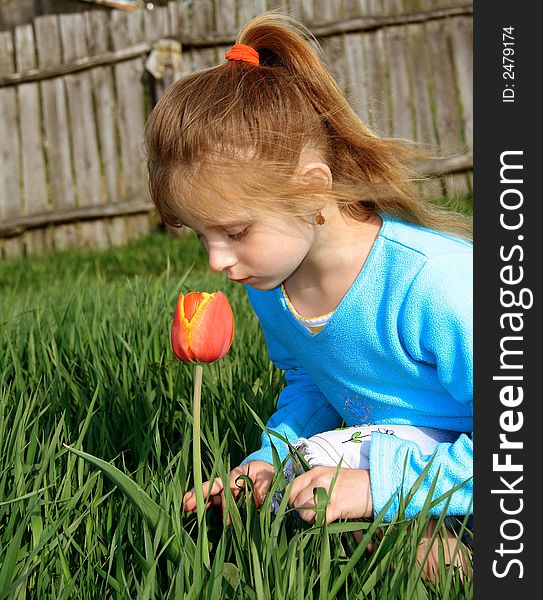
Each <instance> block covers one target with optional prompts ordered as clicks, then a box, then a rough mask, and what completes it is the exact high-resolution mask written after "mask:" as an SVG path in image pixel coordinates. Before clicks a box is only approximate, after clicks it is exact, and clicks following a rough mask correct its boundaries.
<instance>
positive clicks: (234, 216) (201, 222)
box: [179, 209, 256, 231]
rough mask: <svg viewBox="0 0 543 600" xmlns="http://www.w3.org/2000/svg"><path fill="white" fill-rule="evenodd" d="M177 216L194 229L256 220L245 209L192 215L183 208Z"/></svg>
mask: <svg viewBox="0 0 543 600" xmlns="http://www.w3.org/2000/svg"><path fill="white" fill-rule="evenodd" d="M179 218H180V220H181V222H182V223H183V225H186V226H187V227H190V229H194V230H196V231H204V230H209V229H228V228H230V227H236V226H237V225H242V224H247V223H251V222H254V221H255V220H256V215H254V214H251V213H249V212H248V211H245V210H241V209H240V210H238V211H228V214H227V215H220V214H211V215H209V216H201V215H194V214H191V213H190V212H188V211H185V210H183V209H180V210H179Z"/></svg>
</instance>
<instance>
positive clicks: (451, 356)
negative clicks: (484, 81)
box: [146, 14, 472, 574]
mask: <svg viewBox="0 0 543 600" xmlns="http://www.w3.org/2000/svg"><path fill="white" fill-rule="evenodd" d="M309 35H310V34H308V32H307V31H305V30H304V29H303V28H302V27H301V26H300V25H298V24H297V23H295V22H294V21H293V20H291V19H289V18H288V17H286V16H280V15H277V14H265V15H263V16H260V17H257V18H255V19H253V20H252V21H251V22H249V23H248V24H247V25H246V26H245V27H244V29H243V30H242V31H241V32H240V34H239V36H238V39H237V43H236V44H235V45H234V46H233V47H232V49H231V50H230V51H229V52H227V53H226V58H227V61H226V62H225V63H224V64H222V65H220V66H217V67H214V68H211V69H207V70H204V71H200V72H196V73H192V74H190V75H189V76H187V77H185V78H183V79H181V80H179V81H177V82H175V83H174V84H173V85H172V86H171V87H170V88H169V89H168V90H167V92H166V94H165V95H164V96H163V97H162V99H161V100H160V101H159V102H158V104H157V106H156V107H155V108H154V110H153V112H152V114H151V115H150V117H149V120H148V123H147V126H146V149H147V156H148V168H149V175H150V190H151V195H152V197H153V200H154V202H155V203H156V206H157V207H158V210H159V211H160V213H161V215H162V217H163V218H164V220H165V221H166V222H168V223H169V224H171V225H174V226H181V225H185V226H187V227H189V228H191V229H193V230H194V231H195V232H196V233H197V234H198V236H199V238H200V239H201V240H202V242H203V244H204V246H205V248H206V250H207V252H208V254H209V264H210V267H211V268H212V269H213V270H215V271H222V272H224V273H225V274H226V276H227V277H228V278H229V279H231V280H233V281H237V282H239V283H242V284H245V285H246V286H247V292H248V295H249V300H250V302H251V305H252V307H253V309H254V310H255V312H256V314H257V316H258V318H259V320H260V323H261V326H262V328H263V331H264V335H265V339H266V343H267V346H268V350H269V354H270V357H271V359H272V360H273V362H274V363H275V365H276V366H277V367H279V368H280V369H282V370H284V371H285V378H286V382H287V385H286V386H285V388H284V389H283V391H282V393H281V394H280V397H279V400H278V404H277V410H276V412H275V414H274V415H273V416H272V417H271V419H270V420H269V422H268V424H267V426H268V428H269V429H270V430H273V431H276V432H278V433H279V434H281V435H282V436H285V437H286V438H288V439H289V440H290V441H291V442H293V443H296V444H298V445H300V446H303V445H304V444H305V447H306V448H311V444H313V450H315V447H316V446H315V444H318V443H319V442H318V441H316V440H315V438H313V436H315V435H324V436H325V438H326V435H328V434H325V433H324V432H327V431H330V430H333V429H335V428H337V427H339V426H340V424H341V423H342V422H344V423H345V424H346V425H348V426H350V427H356V431H358V432H360V433H359V435H358V434H357V436H355V438H352V435H354V433H356V432H355V431H354V430H352V431H349V432H348V435H347V436H346V437H345V436H343V437H344V439H341V440H339V439H334V436H333V435H332V436H331V437H328V438H326V439H327V440H328V442H329V443H330V446H331V447H334V448H335V450H336V455H337V456H338V457H339V458H338V460H337V461H335V462H333V463H332V464H330V463H327V462H326V461H322V460H320V461H319V457H318V456H317V457H316V459H314V461H313V463H312V464H313V468H312V469H311V470H309V471H308V472H306V473H303V474H300V475H298V476H297V477H296V478H295V480H294V483H293V487H292V493H291V494H290V498H289V504H290V505H291V506H292V507H295V508H296V509H298V511H299V512H300V515H301V517H302V518H303V519H305V520H307V521H313V520H314V519H315V511H314V510H312V509H314V507H315V504H314V489H315V488H316V487H324V488H325V489H327V490H328V489H329V488H330V485H331V482H332V479H333V477H334V475H335V473H336V466H335V464H336V463H339V460H341V459H342V458H345V456H346V452H345V448H344V445H343V442H344V441H345V439H347V440H349V438H350V437H351V442H352V440H353V439H363V440H364V442H365V443H364V444H359V446H360V448H363V449H364V451H363V452H362V453H361V454H365V456H366V459H367V460H366V462H363V461H361V460H355V461H354V463H352V464H349V461H348V460H344V462H343V463H341V464H343V465H344V466H341V467H340V469H339V476H338V477H337V480H336V481H335V484H334V486H333V488H332V491H331V495H330V499H329V503H328V507H327V513H326V519H327V521H329V522H330V521H334V520H336V519H339V518H349V519H359V518H371V517H372V516H374V515H375V514H377V513H379V512H380V511H381V510H382V509H383V507H384V506H385V505H386V504H387V503H388V502H389V500H392V502H391V504H390V506H389V508H388V510H387V511H386V514H385V518H384V520H385V521H390V520H391V519H392V518H393V517H394V515H395V513H396V512H397V510H398V506H399V492H400V491H401V490H402V489H403V490H404V492H407V491H409V490H410V488H411V486H412V485H413V483H414V482H415V480H416V479H417V477H418V476H419V475H420V473H421V472H422V471H423V469H424V468H425V467H426V466H427V465H428V463H429V461H431V465H430V469H429V471H428V474H427V477H426V479H425V481H424V483H423V485H422V486H421V487H420V488H419V490H418V491H417V493H416V494H415V495H414V497H413V499H412V500H411V502H410V503H409V505H408V506H407V509H406V516H407V517H412V516H414V515H416V514H417V513H419V512H420V511H421V509H422V506H423V504H424V502H425V499H426V497H427V496H428V494H429V491H430V486H431V484H432V482H433V481H434V479H436V478H437V483H436V487H435V491H434V498H438V497H439V496H440V495H442V494H444V493H446V492H448V491H450V490H451V489H452V488H454V487H455V486H459V489H458V490H456V491H455V492H454V493H453V494H452V497H451V500H450V503H449V505H448V509H447V510H448V514H449V515H466V514H468V513H470V512H471V497H472V483H471V477H472V439H471V435H470V432H471V431H472V352H471V345H472V322H471V305H472V275H471V266H472V246H471V244H470V242H468V241H467V238H469V223H468V222H467V221H466V220H465V219H464V218H463V217H461V216H460V215H457V214H454V213H452V212H448V211H444V210H440V209H437V208H436V207H434V206H432V205H430V204H428V203H426V202H425V201H424V200H422V199H421V198H419V197H418V195H417V188H416V186H415V184H414V183H413V181H414V175H413V173H412V170H411V165H412V164H413V163H414V161H415V159H417V158H419V156H417V154H416V153H415V151H414V150H413V149H412V148H411V147H410V146H409V145H408V144H407V143H406V142H400V141H394V140H389V139H382V138H380V137H378V136H376V135H375V134H374V133H373V132H371V131H370V130H369V128H368V127H367V126H366V125H365V124H364V123H363V122H362V121H361V120H360V119H359V118H358V117H357V115H356V114H355V113H354V111H353V110H352V109H351V108H350V106H349V105H348V103H347V101H346V100H345V98H344V97H343V96H342V94H341V92H340V91H339V90H338V87H337V85H336V84H335V82H334V80H333V79H332V77H331V76H330V74H329V72H328V71H327V70H326V68H325V67H324V65H323V63H322V62H321V61H320V59H319V58H318V56H317V54H316V53H315V52H314V50H313V49H312V45H311V40H310V38H309ZM391 432H392V433H391ZM336 438H337V436H336ZM271 443H273V444H274V445H275V447H276V449H277V451H278V453H279V456H280V458H281V459H284V458H285V457H286V456H287V454H288V447H287V445H286V444H284V443H282V442H281V441H279V440H278V439H275V438H272V439H270V437H269V436H268V435H263V437H262V447H261V448H260V449H258V450H256V451H255V452H254V453H253V454H251V455H250V456H248V457H247V458H246V459H245V460H244V461H243V463H242V464H241V465H240V466H239V467H237V468H235V469H234V470H233V471H232V473H231V483H230V486H231V489H232V492H233V493H234V494H237V493H238V492H239V488H238V486H237V485H236V482H235V480H236V478H237V477H238V476H239V475H240V474H249V476H250V477H251V479H252V480H253V481H254V490H255V500H256V502H257V504H260V503H261V502H262V501H263V498H264V496H265V494H266V491H267V489H268V487H269V484H270V482H271V480H272V478H273V475H274V470H273V466H272V463H273V460H272V451H271ZM428 443H429V444H430V445H429V446H428ZM354 445H355V446H356V444H354ZM357 447H358V446H357ZM317 454H318V453H317ZM355 454H356V452H355ZM310 455H311V451H310V452H309V453H308V456H310ZM313 456H315V452H313ZM359 458H360V457H359ZM353 466H354V468H353ZM462 484H463V485H462ZM208 494H209V497H210V502H209V505H210V506H211V505H213V504H220V503H221V502H224V490H223V484H222V481H221V480H220V479H216V480H215V481H212V482H207V483H206V484H204V495H208ZM184 505H185V510H188V511H190V510H195V497H194V493H193V492H192V491H191V492H189V493H187V494H186V495H185V497H184ZM442 510H443V502H441V503H440V504H439V505H437V506H436V507H434V508H433V509H432V514H433V516H436V517H437V516H438V515H439V514H440V512H441V511H442ZM451 540H453V541H454V542H455V543H456V540H455V537H454V534H453V533H452V532H451V533H450V538H449V540H448V541H451ZM446 541H447V540H446ZM430 556H432V553H430ZM436 562H437V561H436ZM430 563H431V559H429V561H428V564H427V565H426V569H427V572H428V573H430V574H431V572H432V569H433V568H434V567H435V563H434V564H430Z"/></svg>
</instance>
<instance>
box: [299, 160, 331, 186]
mask: <svg viewBox="0 0 543 600" xmlns="http://www.w3.org/2000/svg"><path fill="white" fill-rule="evenodd" d="M298 174H299V176H300V177H302V180H303V182H304V183H307V184H311V185H319V186H322V188H323V189H325V190H329V189H331V187H332V171H330V167H329V166H328V165H327V164H326V163H323V162H307V163H304V164H302V165H300V167H299V168H298Z"/></svg>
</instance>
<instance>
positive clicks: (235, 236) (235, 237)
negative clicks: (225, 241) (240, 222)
mask: <svg viewBox="0 0 543 600" xmlns="http://www.w3.org/2000/svg"><path fill="white" fill-rule="evenodd" d="M248 230H249V227H248V226H247V227H244V228H243V229H242V230H241V231H238V232H236V233H229V234H228V237H229V238H230V239H231V240H234V241H235V242H239V240H241V239H242V238H243V237H244V236H245V235H246V234H247V231H248Z"/></svg>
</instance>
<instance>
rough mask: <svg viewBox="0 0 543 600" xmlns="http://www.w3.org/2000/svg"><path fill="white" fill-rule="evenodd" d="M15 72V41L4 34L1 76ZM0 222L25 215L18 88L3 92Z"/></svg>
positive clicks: (0, 52)
mask: <svg viewBox="0 0 543 600" xmlns="http://www.w3.org/2000/svg"><path fill="white" fill-rule="evenodd" d="M14 71H15V64H14V54H13V38H12V36H11V33H10V32H9V31H0V75H8V74H9V73H12V72H14ZM0 106H2V110H0V140H9V144H6V143H3V144H0V218H2V219H8V218H11V217H18V216H19V215H20V214H21V200H22V198H21V185H20V177H21V167H20V158H21V155H20V145H19V131H18V127H19V125H18V111H17V92H16V90H15V89H14V88H3V89H0Z"/></svg>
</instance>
